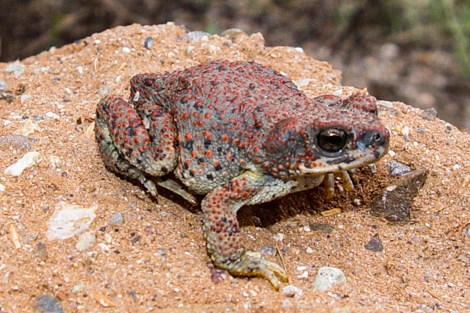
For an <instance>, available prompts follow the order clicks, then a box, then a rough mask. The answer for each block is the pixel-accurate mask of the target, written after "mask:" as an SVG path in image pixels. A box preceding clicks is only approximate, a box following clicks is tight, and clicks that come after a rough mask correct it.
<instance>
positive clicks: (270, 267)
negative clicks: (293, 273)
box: [227, 251, 288, 290]
mask: <svg viewBox="0 0 470 313" xmlns="http://www.w3.org/2000/svg"><path fill="white" fill-rule="evenodd" d="M227 270H228V271H229V273H230V274H232V275H233V276H256V277H262V278H265V279H267V280H268V281H269V282H270V283H271V285H273V287H274V289H276V290H279V287H280V286H281V281H282V282H287V281H288V278H287V274H286V271H285V270H284V269H283V268H282V267H280V266H279V265H277V264H276V263H274V262H270V261H268V260H266V259H265V258H264V257H263V256H262V255H261V254H259V253H257V252H253V251H244V252H243V253H242V255H241V256H240V258H239V259H238V260H236V261H235V262H233V263H232V264H230V265H229V268H227Z"/></svg>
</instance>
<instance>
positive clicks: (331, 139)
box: [317, 128, 348, 153]
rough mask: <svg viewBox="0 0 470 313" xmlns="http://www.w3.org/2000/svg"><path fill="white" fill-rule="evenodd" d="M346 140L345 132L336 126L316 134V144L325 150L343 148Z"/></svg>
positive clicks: (333, 150) (334, 150) (332, 150)
mask: <svg viewBox="0 0 470 313" xmlns="http://www.w3.org/2000/svg"><path fill="white" fill-rule="evenodd" d="M347 141H348V135H347V133H346V132H345V131H344V130H342V129H338V128H328V129H325V130H322V131H321V132H320V133H319V134H318V135H317V143H318V146H319V147H320V149H322V150H323V151H325V152H330V153H334V152H338V151H340V150H341V149H343V148H344V146H345V145H346V143H347Z"/></svg>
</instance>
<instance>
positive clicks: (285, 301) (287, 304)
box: [282, 299, 292, 308]
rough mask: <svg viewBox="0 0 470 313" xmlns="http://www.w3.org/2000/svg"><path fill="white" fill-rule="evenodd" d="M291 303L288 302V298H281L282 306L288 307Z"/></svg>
mask: <svg viewBox="0 0 470 313" xmlns="http://www.w3.org/2000/svg"><path fill="white" fill-rule="evenodd" d="M291 306H292V304H291V303H290V300H289V299H282V307H283V308H290V307H291Z"/></svg>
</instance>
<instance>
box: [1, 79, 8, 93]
mask: <svg viewBox="0 0 470 313" xmlns="http://www.w3.org/2000/svg"><path fill="white" fill-rule="evenodd" d="M6 90H7V83H6V82H5V81H4V80H1V79H0V91H6Z"/></svg>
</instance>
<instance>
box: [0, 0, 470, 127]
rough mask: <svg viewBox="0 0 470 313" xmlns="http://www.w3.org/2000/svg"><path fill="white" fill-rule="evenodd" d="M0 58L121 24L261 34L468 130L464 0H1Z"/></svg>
mask: <svg viewBox="0 0 470 313" xmlns="http://www.w3.org/2000/svg"><path fill="white" fill-rule="evenodd" d="M0 8H1V11H0V36H1V37H0V47H1V48H0V61H2V62H10V61H13V60H16V59H22V58H25V57H28V56H30V55H34V54H37V53H39V52H41V51H44V50H47V49H48V48H49V47H51V46H55V47H60V46H62V45H65V44H67V43H70V42H73V41H76V40H79V39H81V38H84V37H86V36H88V35H90V34H92V33H95V32H100V31H103V30H105V29H108V28H112V27H114V26H118V25H128V24H132V23H140V24H161V23H165V22H167V21H174V22H175V23H176V24H179V25H184V26H186V28H188V29H189V30H201V31H205V32H208V33H220V32H222V31H224V30H225V29H228V28H239V29H242V30H244V31H245V32H247V33H249V34H251V33H254V32H261V33H262V34H263V36H264V38H265V39H266V45H268V46H277V45H282V46H296V47H297V46H298V47H302V48H303V49H304V51H305V52H306V53H307V54H309V55H311V56H313V57H314V58H316V59H320V60H324V61H327V62H329V63H331V64H333V66H334V67H335V68H337V69H340V70H341V71H342V72H343V84H344V85H351V86H355V87H358V88H364V87H367V88H368V89H369V91H370V93H371V94H373V95H374V96H376V97H378V98H380V99H384V100H400V101H403V102H406V103H408V104H410V105H413V106H417V107H420V108H423V109H426V110H427V113H428V114H427V116H429V118H433V116H434V114H435V111H434V109H435V110H436V111H437V116H438V117H440V118H442V119H444V120H446V121H449V122H451V123H453V124H455V125H456V126H458V127H459V128H461V129H466V130H467V131H468V130H470V0H414V1H413V0H394V1H386V0H357V1H347V0H228V1H221V0H77V1H69V0H30V1H26V0H0Z"/></svg>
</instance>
